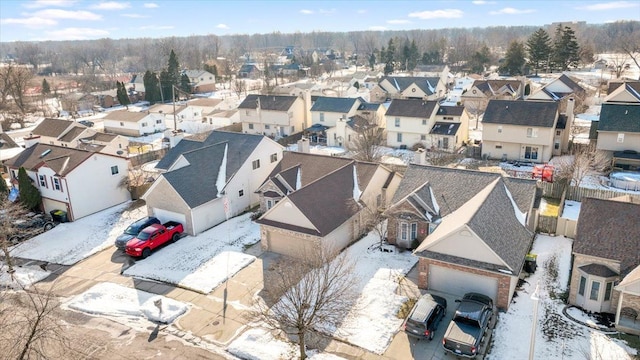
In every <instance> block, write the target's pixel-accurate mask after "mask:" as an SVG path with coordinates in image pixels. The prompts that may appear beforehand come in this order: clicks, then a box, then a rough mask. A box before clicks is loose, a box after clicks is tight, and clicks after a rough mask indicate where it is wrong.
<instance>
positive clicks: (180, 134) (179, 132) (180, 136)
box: [169, 130, 184, 148]
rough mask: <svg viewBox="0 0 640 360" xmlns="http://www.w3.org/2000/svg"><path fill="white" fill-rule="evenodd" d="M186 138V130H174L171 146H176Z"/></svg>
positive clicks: (170, 139) (170, 137)
mask: <svg viewBox="0 0 640 360" xmlns="http://www.w3.org/2000/svg"><path fill="white" fill-rule="evenodd" d="M182 139H184V132H183V131H182V130H174V131H172V132H171V136H169V148H174V147H176V145H178V143H179V142H180V141H181V140H182Z"/></svg>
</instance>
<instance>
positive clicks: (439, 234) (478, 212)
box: [415, 178, 533, 275]
mask: <svg viewBox="0 0 640 360" xmlns="http://www.w3.org/2000/svg"><path fill="white" fill-rule="evenodd" d="M516 211H518V210H517V209H515V208H514V203H513V202H512V201H511V194H510V193H509V192H508V189H507V184H506V183H505V182H504V181H503V179H502V178H496V179H494V180H493V181H492V182H490V183H489V184H488V185H487V186H485V187H484V188H483V189H482V190H481V191H480V192H478V193H477V194H475V195H474V196H473V197H472V198H471V199H469V200H468V201H467V202H465V203H464V204H462V206H460V207H459V208H457V209H456V210H455V211H454V212H452V213H450V214H448V215H447V216H445V217H444V218H443V219H442V221H441V223H440V224H439V225H438V227H437V228H436V229H435V231H434V232H433V233H431V234H430V235H428V236H427V238H426V239H425V241H424V242H423V243H422V244H421V245H420V246H419V247H418V248H417V249H416V251H415V252H416V254H418V255H421V256H427V257H429V258H435V259H441V260H444V261H452V260H453V259H450V258H448V257H449V256H451V255H446V254H439V253H436V252H433V251H429V248H430V246H431V245H432V244H434V243H435V242H438V241H440V240H443V239H446V238H447V237H448V236H450V235H451V233H452V232H456V231H457V230H458V229H459V228H460V226H461V225H462V224H465V225H466V226H467V227H468V228H469V229H471V230H472V231H473V233H475V234H476V235H477V236H478V237H479V238H480V239H481V240H482V241H483V242H484V243H485V244H486V245H487V246H488V247H489V248H490V249H491V250H492V251H493V252H494V253H495V254H496V255H498V257H500V259H502V261H504V263H505V264H506V265H507V266H508V268H509V269H510V270H511V272H512V274H514V275H517V274H519V271H520V269H521V268H522V265H523V263H524V258H525V255H526V254H527V252H528V251H529V248H530V246H531V243H532V241H533V233H532V232H530V231H529V230H527V229H526V227H525V226H524V225H523V224H521V223H520V221H519V219H518V217H517V216H516ZM425 251H426V253H424V252H425ZM441 255H444V257H442V256H441ZM482 267H485V268H490V269H492V270H498V269H500V268H501V267H500V266H496V265H495V264H490V265H489V264H484V265H483V266H482Z"/></svg>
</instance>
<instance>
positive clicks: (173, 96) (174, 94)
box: [171, 84, 178, 131]
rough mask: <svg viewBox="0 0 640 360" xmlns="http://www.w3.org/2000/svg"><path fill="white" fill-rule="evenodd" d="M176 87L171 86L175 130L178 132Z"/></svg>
mask: <svg viewBox="0 0 640 360" xmlns="http://www.w3.org/2000/svg"><path fill="white" fill-rule="evenodd" d="M175 88H176V86H175V85H173V84H172V85H171V100H173V102H172V103H173V130H175V131H178V121H177V120H176V93H175V90H174V89H175Z"/></svg>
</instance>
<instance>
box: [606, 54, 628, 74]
mask: <svg viewBox="0 0 640 360" xmlns="http://www.w3.org/2000/svg"><path fill="white" fill-rule="evenodd" d="M630 58H631V57H630V56H628V55H627V54H612V55H611V56H610V57H609V64H608V66H607V67H608V68H609V69H610V70H611V73H612V74H615V75H616V79H619V78H620V77H621V76H622V74H624V72H625V71H627V70H629V65H630V64H629V62H628V61H629V59H630Z"/></svg>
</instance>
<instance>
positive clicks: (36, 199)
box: [18, 167, 42, 210]
mask: <svg viewBox="0 0 640 360" xmlns="http://www.w3.org/2000/svg"><path fill="white" fill-rule="evenodd" d="M18 187H19V190H20V202H21V203H22V205H24V207H26V208H27V209H29V210H39V208H40V203H41V202H42V197H41V196H40V191H38V188H37V187H35V186H34V185H33V180H32V179H31V178H30V177H29V175H27V171H26V170H25V169H24V168H23V167H21V168H20V170H18Z"/></svg>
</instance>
